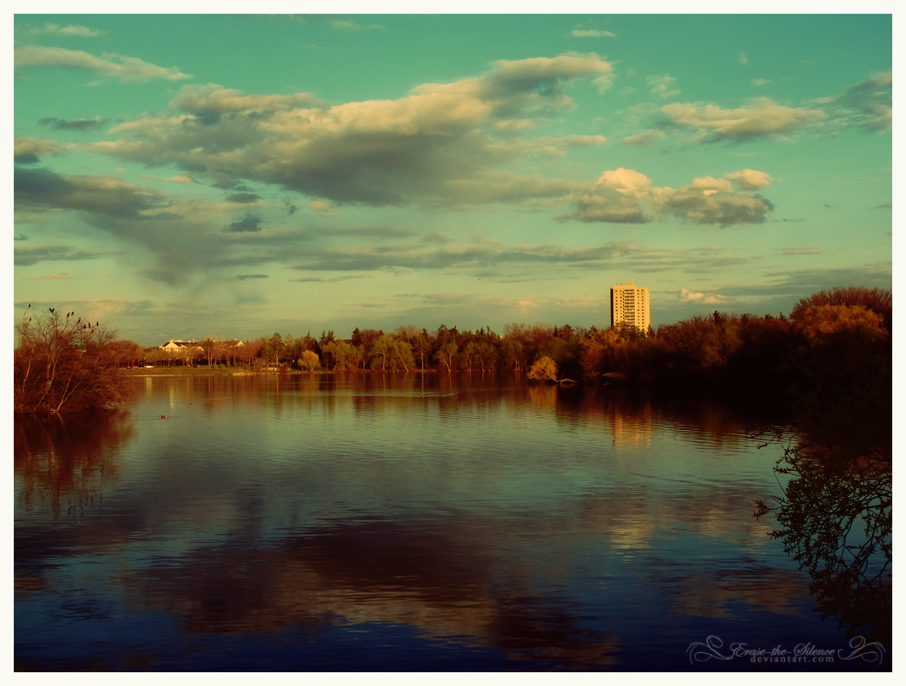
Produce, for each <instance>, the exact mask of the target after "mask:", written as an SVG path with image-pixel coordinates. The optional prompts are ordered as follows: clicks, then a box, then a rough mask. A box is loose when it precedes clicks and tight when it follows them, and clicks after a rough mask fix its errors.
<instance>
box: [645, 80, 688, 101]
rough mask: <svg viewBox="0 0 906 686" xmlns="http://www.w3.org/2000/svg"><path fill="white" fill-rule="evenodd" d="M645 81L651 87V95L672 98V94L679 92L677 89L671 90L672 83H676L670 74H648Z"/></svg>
mask: <svg viewBox="0 0 906 686" xmlns="http://www.w3.org/2000/svg"><path fill="white" fill-rule="evenodd" d="M645 83H647V84H648V86H650V87H651V93H652V94H653V95H657V96H660V97H662V98H672V97H673V96H675V95H679V94H680V91H679V90H678V89H673V90H671V88H672V86H673V84H674V83H676V79H675V78H673V77H672V76H666V75H665V76H649V77H648V78H647V79H645Z"/></svg>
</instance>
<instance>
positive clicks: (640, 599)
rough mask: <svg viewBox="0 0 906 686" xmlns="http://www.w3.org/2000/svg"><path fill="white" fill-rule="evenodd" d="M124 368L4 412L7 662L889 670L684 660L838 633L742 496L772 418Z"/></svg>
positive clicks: (151, 666)
mask: <svg viewBox="0 0 906 686" xmlns="http://www.w3.org/2000/svg"><path fill="white" fill-rule="evenodd" d="M134 383H135V384H136V385H137V387H138V395H137V398H136V399H135V400H134V401H133V402H132V403H130V405H129V407H128V410H127V411H123V412H119V413H116V414H113V415H105V416H103V417H95V418H91V419H90V420H75V419H67V420H64V421H58V422H55V423H51V424H37V423H35V422H17V424H16V435H15V545H16V550H15V660H16V666H17V668H19V669H27V670H40V669H60V670H94V669H101V670H208V671H212V670H231V671H249V670H279V671H339V670H342V671H346V670H351V671H381V670H393V671H405V670H419V671H432V670H468V671H493V670H561V669H591V670H619V671H633V670H642V671H645V670H671V671H674V670H688V669H701V670H706V671H714V670H726V669H731V670H745V669H755V670H760V671H764V670H770V669H802V670H805V671H814V670H819V669H834V670H840V669H858V670H865V669H876V668H877V665H874V666H872V665H867V664H866V663H865V662H864V661H860V660H841V659H839V658H838V659H835V660H834V661H833V662H831V663H828V664H824V663H813V662H808V663H806V664H782V665H777V664H774V665H772V664H755V663H752V662H750V661H749V660H747V659H744V658H742V657H734V658H733V659H730V660H719V659H716V658H715V659H711V660H708V661H706V662H704V663H701V662H698V663H696V662H694V661H690V651H689V647H690V644H692V643H695V642H705V641H706V639H707V637H708V636H716V637H719V639H720V640H721V641H722V643H723V646H724V647H723V653H727V652H728V651H727V648H728V646H729V645H730V644H731V643H734V642H744V643H746V644H748V645H749V646H752V647H763V648H768V649H771V648H773V647H775V646H782V647H784V648H786V649H789V650H790V651H792V650H793V649H794V648H795V647H796V646H797V645H799V644H804V643H810V644H812V645H813V646H818V647H820V648H827V649H834V650H838V649H846V652H847V653H849V652H851V651H850V650H849V649H848V647H849V640H848V639H847V638H846V637H845V635H844V634H842V633H841V632H839V631H838V630H837V626H836V623H835V622H834V621H833V620H832V619H828V620H826V621H823V622H822V621H821V619H820V617H819V616H818V615H817V614H816V613H815V612H813V608H814V607H815V604H814V600H813V599H812V598H811V597H810V596H809V594H808V581H809V579H808V577H807V575H806V574H805V573H803V572H800V571H799V570H797V568H796V564H795V562H793V561H791V560H790V559H789V558H788V556H787V555H786V554H785V553H784V552H783V546H782V543H781V542H779V541H776V540H772V539H770V538H769V537H768V535H767V534H768V533H769V531H770V528H771V522H770V521H765V520H764V519H762V520H756V519H755V518H754V517H753V516H752V512H753V501H754V500H755V499H758V498H762V499H769V498H770V497H771V496H772V495H774V494H776V493H778V491H779V484H778V481H777V479H776V477H775V475H774V473H773V471H772V467H773V466H774V463H775V461H776V460H777V458H778V457H779V456H780V454H781V453H780V450H779V448H776V447H774V448H765V449H762V450H759V449H758V448H757V443H758V441H757V440H756V439H754V438H752V434H753V433H754V432H755V431H757V430H758V429H759V428H761V427H763V426H765V425H766V424H767V423H768V422H769V421H772V420H773V421H778V420H780V419H782V418H777V417H771V416H769V415H768V416H765V415H764V414H763V413H753V412H751V411H746V412H740V411H738V410H733V409H731V408H730V407H728V406H726V405H725V404H722V403H721V402H718V401H716V400H703V399H695V398H692V397H679V398H677V397H674V398H671V399H655V398H644V397H638V396H633V395H632V394H629V393H626V392H622V391H619V390H611V389H609V388H562V387H556V386H549V385H535V384H530V383H527V382H525V381H524V380H523V379H521V378H517V377H514V376H512V375H503V374H501V375H487V374H486V375H481V374H477V373H476V374H472V375H465V374H461V375H456V374H454V375H447V374H429V375H424V376H423V375H418V374H413V375H389V374H388V375H321V376H317V375H316V376H306V375H297V376H284V377H277V376H271V377H261V376H245V377H241V376H236V377H194V378H193V377H169V378H166V377H146V378H136V379H134ZM162 415H165V416H166V417H167V418H166V419H162V418H161V416H162ZM887 664H888V665H889V657H888V660H887ZM882 668H883V667H882Z"/></svg>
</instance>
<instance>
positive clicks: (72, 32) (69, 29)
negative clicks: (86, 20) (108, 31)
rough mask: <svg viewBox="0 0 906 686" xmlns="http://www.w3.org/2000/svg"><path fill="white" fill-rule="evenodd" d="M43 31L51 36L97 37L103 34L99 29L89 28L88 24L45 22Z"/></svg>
mask: <svg viewBox="0 0 906 686" xmlns="http://www.w3.org/2000/svg"><path fill="white" fill-rule="evenodd" d="M43 33H47V34H50V35H51V36H79V37H80V38H97V37H98V36H100V35H101V31H99V30H98V29H89V28H88V27H87V26H79V25H78V24H69V25H68V26H61V25H60V24H51V23H48V24H44V30H43Z"/></svg>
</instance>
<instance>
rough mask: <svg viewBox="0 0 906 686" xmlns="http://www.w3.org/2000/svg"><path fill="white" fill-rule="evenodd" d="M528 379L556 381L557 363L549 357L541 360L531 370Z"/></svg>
mask: <svg viewBox="0 0 906 686" xmlns="http://www.w3.org/2000/svg"><path fill="white" fill-rule="evenodd" d="M528 378H530V379H534V380H535V381H556V380H557V363H556V362H554V361H553V360H552V359H551V358H549V357H542V358H540V359H539V360H538V361H537V362H535V364H533V365H532V368H531V369H530V370H529V373H528Z"/></svg>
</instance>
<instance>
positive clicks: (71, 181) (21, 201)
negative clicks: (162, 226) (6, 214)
mask: <svg viewBox="0 0 906 686" xmlns="http://www.w3.org/2000/svg"><path fill="white" fill-rule="evenodd" d="M13 189H14V198H15V202H16V207H17V209H19V208H21V207H30V208H35V209H51V208H55V209H70V210H83V211H86V212H95V213H100V214H108V215H112V216H117V217H136V216H138V214H139V213H140V212H142V211H144V210H150V209H152V208H154V207H156V206H157V205H158V204H159V201H160V194H158V193H156V192H155V191H151V190H149V189H147V188H144V187H142V186H136V185H134V184H131V183H126V182H125V181H123V180H121V179H116V178H113V177H110V176H68V175H65V174H56V173H54V172H51V171H48V170H46V169H21V168H17V169H16V170H15V176H14V181H13Z"/></svg>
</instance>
